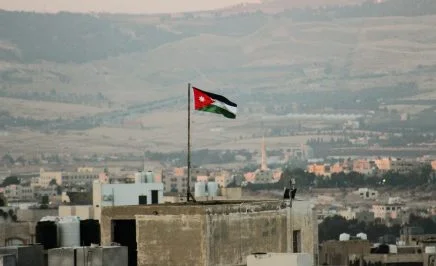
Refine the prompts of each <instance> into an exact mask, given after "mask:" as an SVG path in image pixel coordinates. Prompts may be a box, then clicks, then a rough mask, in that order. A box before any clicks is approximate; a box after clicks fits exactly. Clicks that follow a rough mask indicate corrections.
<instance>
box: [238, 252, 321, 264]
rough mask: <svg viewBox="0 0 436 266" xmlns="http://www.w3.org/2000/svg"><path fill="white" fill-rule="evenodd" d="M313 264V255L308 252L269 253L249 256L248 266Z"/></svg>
mask: <svg viewBox="0 0 436 266" xmlns="http://www.w3.org/2000/svg"><path fill="white" fill-rule="evenodd" d="M290 265H293V266H313V265H314V263H313V256H312V255H311V254H307V253H296V254H289V253H268V254H255V255H250V256H248V257H247V266H290Z"/></svg>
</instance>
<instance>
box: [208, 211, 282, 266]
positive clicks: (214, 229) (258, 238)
mask: <svg viewBox="0 0 436 266" xmlns="http://www.w3.org/2000/svg"><path fill="white" fill-rule="evenodd" d="M207 225H208V228H207V231H206V232H204V233H205V235H206V236H208V241H207V243H208V251H209V255H208V258H209V259H208V262H209V264H208V265H237V264H241V263H245V260H246V257H247V256H248V255H250V254H251V253H254V252H286V249H287V240H286V235H287V234H286V230H287V228H286V210H277V211H263V212H250V210H244V209H242V210H241V211H240V212H236V213H229V214H215V215H209V216H207Z"/></svg>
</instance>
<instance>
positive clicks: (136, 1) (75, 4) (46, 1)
mask: <svg viewBox="0 0 436 266" xmlns="http://www.w3.org/2000/svg"><path fill="white" fill-rule="evenodd" d="M258 2H259V0H219V1H217V0H183V1H179V0H159V1H156V0H86V1H73V0H34V1H28V0H14V1H10V0H1V1H0V8H2V9H5V10H24V11H36V12H50V13H52V12H59V11H68V12H82V13H85V12H107V13H131V14H132V13H133V14H137V13H173V12H190V11H202V10H212V9H218V8H223V7H228V6H233V5H236V4H241V3H258Z"/></svg>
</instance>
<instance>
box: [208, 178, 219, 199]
mask: <svg viewBox="0 0 436 266" xmlns="http://www.w3.org/2000/svg"><path fill="white" fill-rule="evenodd" d="M207 192H208V196H209V197H217V196H218V183H217V182H208V183H207Z"/></svg>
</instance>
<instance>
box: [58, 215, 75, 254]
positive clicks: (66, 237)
mask: <svg viewBox="0 0 436 266" xmlns="http://www.w3.org/2000/svg"><path fill="white" fill-rule="evenodd" d="M58 237H59V246H61V247H78V246H80V219H79V217H78V216H67V217H62V218H60V219H59V222H58Z"/></svg>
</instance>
